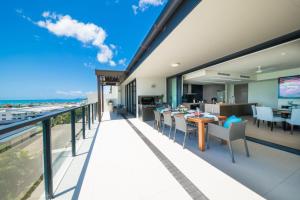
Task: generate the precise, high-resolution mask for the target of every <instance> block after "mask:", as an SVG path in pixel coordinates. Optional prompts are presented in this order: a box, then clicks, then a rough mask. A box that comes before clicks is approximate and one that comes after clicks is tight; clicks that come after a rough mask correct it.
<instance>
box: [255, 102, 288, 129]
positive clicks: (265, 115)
mask: <svg viewBox="0 0 300 200" xmlns="http://www.w3.org/2000/svg"><path fill="white" fill-rule="evenodd" d="M256 111H257V127H259V123H260V120H263V121H266V122H270V123H271V131H273V128H274V123H276V122H284V121H285V119H284V118H282V117H277V116H274V114H273V110H272V108H271V107H256Z"/></svg>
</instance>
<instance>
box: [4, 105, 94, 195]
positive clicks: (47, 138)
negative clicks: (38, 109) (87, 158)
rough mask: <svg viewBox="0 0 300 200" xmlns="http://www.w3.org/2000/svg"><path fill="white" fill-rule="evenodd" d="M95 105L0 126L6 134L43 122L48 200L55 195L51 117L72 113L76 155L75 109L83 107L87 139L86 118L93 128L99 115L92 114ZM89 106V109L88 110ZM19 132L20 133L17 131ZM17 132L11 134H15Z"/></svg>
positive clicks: (74, 154)
mask: <svg viewBox="0 0 300 200" xmlns="http://www.w3.org/2000/svg"><path fill="white" fill-rule="evenodd" d="M94 106H95V107H97V103H90V104H84V105H81V106H76V107H72V108H69V109H62V110H58V111H53V112H51V113H48V114H45V115H42V116H39V117H36V118H32V119H28V120H24V121H21V122H18V123H13V124H10V125H5V126H3V127H1V128H0V136H1V135H4V134H6V133H9V132H11V131H15V130H18V129H21V128H24V127H27V126H30V125H34V124H37V123H39V122H41V123H42V127H43V128H42V130H43V161H44V164H43V166H44V171H43V177H44V190H45V198H46V200H48V199H52V198H53V197H54V193H53V170H52V165H53V163H52V152H51V150H52V147H51V135H52V134H51V118H52V117H56V116H58V115H62V114H65V113H68V112H70V114H71V122H70V124H71V144H72V156H73V157H74V156H76V135H75V123H76V122H75V110H77V109H82V130H83V132H82V134H83V139H85V129H86V128H85V123H86V120H87V121H88V129H89V130H91V126H90V124H91V121H94V120H95V119H96V118H94V117H96V116H97V115H96V113H95V114H93V115H92V118H91V113H90V112H91V107H92V112H97V110H96V109H94ZM86 108H87V110H86ZM86 111H87V112H88V113H87V114H88V116H87V119H86V118H85V117H86V116H85V114H86ZM15 134H18V133H15ZM15 134H11V135H10V136H13V135H15Z"/></svg>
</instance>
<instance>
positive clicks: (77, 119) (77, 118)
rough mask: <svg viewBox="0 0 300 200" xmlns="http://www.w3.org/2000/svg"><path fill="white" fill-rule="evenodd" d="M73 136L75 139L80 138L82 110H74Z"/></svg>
mask: <svg viewBox="0 0 300 200" xmlns="http://www.w3.org/2000/svg"><path fill="white" fill-rule="evenodd" d="M75 135H76V139H79V138H82V108H78V109H76V110H75Z"/></svg>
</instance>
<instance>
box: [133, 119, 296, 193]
mask: <svg viewBox="0 0 300 200" xmlns="http://www.w3.org/2000/svg"><path fill="white" fill-rule="evenodd" d="M131 121H132V122H133V123H134V124H135V125H136V126H137V127H139V129H140V130H143V133H144V134H145V135H146V136H147V138H149V139H150V140H151V141H152V142H153V143H154V144H155V145H156V146H157V147H159V148H160V149H161V151H162V152H163V153H164V154H165V155H166V156H167V157H168V158H169V159H171V160H172V162H173V163H174V164H175V165H176V166H177V167H179V169H181V170H182V171H183V173H185V174H186V176H187V177H188V178H190V179H191V180H192V181H194V183H195V184H196V185H198V187H199V189H200V190H201V191H202V192H204V193H205V194H207V196H208V197H209V198H211V199H222V197H226V198H224V199H227V198H230V199H241V198H236V197H238V196H236V195H238V194H239V193H240V194H239V195H244V194H247V192H246V189H244V188H243V187H241V186H242V185H244V186H246V187H247V188H249V189H250V190H252V191H254V192H256V193H258V194H259V195H261V196H263V197H265V198H267V199H299V196H300V191H299V188H300V178H299V175H300V174H299V173H300V156H297V155H294V154H291V153H287V152H283V151H280V150H276V149H273V148H270V147H267V146H263V145H260V144H257V143H253V142H248V145H249V150H250V154H251V156H250V158H248V157H246V156H245V150H244V146H243V143H242V141H236V142H234V144H233V149H234V152H235V158H236V163H235V164H232V163H231V160H230V155H229V152H228V147H227V146H226V145H221V144H220V143H219V141H217V140H215V141H214V142H212V144H211V148H210V149H209V150H207V151H205V152H200V151H199V150H198V147H197V143H196V138H192V139H191V140H187V145H186V149H184V150H183V149H182V147H181V144H182V139H183V134H180V133H178V134H177V135H176V143H173V141H172V140H169V139H168V137H167V136H166V135H162V134H161V133H157V131H156V130H154V129H153V128H152V126H150V125H152V123H148V124H146V123H143V122H141V121H139V120H138V119H131ZM149 124H150V125H149ZM216 188H219V189H221V190H218V192H216ZM244 192H245V193H244ZM242 193H244V194H242ZM240 197H242V196H240ZM242 199H245V198H242Z"/></svg>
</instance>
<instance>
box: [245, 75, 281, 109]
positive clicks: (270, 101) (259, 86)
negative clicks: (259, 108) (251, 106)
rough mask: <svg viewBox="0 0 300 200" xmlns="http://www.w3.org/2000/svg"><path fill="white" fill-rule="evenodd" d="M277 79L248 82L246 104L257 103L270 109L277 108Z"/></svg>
mask: <svg viewBox="0 0 300 200" xmlns="http://www.w3.org/2000/svg"><path fill="white" fill-rule="evenodd" d="M277 85H278V83H277V79H271V80H265V81H257V82H250V83H249V84H248V103H258V104H259V105H263V106H270V107H272V108H277V107H278V88H277Z"/></svg>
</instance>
